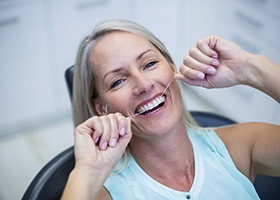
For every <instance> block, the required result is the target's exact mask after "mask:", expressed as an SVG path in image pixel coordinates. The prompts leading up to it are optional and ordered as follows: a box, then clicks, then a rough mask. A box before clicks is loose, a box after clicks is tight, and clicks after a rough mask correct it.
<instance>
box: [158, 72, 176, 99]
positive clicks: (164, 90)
mask: <svg viewBox="0 0 280 200" xmlns="http://www.w3.org/2000/svg"><path fill="white" fill-rule="evenodd" d="M174 78H175V76H173V77H172V79H171V80H170V81H169V83H168V84H167V86H166V87H165V89H164V90H163V92H162V94H161V96H160V98H161V97H162V96H163V95H164V93H165V92H166V90H167V88H168V87H169V86H170V84H171V83H172V81H173V80H174Z"/></svg>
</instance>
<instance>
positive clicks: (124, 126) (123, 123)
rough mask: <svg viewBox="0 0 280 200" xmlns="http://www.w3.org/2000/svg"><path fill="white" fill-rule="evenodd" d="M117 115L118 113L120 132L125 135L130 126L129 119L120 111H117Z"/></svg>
mask: <svg viewBox="0 0 280 200" xmlns="http://www.w3.org/2000/svg"><path fill="white" fill-rule="evenodd" d="M116 115H118V132H119V134H120V136H124V135H125V134H126V132H127V130H128V128H129V121H128V120H129V119H128V118H126V117H124V116H123V115H122V114H120V113H116Z"/></svg>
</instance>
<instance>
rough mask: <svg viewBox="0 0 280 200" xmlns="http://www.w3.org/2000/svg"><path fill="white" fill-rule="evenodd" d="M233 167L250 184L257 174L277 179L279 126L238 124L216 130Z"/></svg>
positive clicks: (279, 140)
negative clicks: (248, 180)
mask: <svg viewBox="0 0 280 200" xmlns="http://www.w3.org/2000/svg"><path fill="white" fill-rule="evenodd" d="M216 132H217V134H218V135H219V137H220V138H221V139H222V140H223V142H224V143H225V145H226V147H227V149H228V151H229V153H230V155H231V157H232V159H233V161H234V163H235V165H236V167H237V168H238V169H239V171H241V172H242V173H243V174H244V175H246V176H247V177H248V178H249V179H250V180H251V181H252V182H253V181H254V179H255V176H256V175H257V174H260V175H269V176H280V145H279V144H280V126H279V125H272V124H267V123H242V124H237V125H233V126H228V127H222V128H218V129H216Z"/></svg>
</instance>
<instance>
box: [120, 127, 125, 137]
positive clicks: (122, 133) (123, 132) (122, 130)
mask: <svg viewBox="0 0 280 200" xmlns="http://www.w3.org/2000/svg"><path fill="white" fill-rule="evenodd" d="M125 132H126V131H125V128H122V129H121V131H120V135H121V136H124V135H125Z"/></svg>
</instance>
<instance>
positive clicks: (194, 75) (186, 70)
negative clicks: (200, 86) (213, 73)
mask: <svg viewBox="0 0 280 200" xmlns="http://www.w3.org/2000/svg"><path fill="white" fill-rule="evenodd" d="M188 60H189V61H188V62H185V64H182V65H181V66H180V69H179V71H180V73H181V74H182V75H184V76H185V77H186V78H189V79H193V80H196V79H200V80H203V79H204V77H205V74H204V73H203V72H201V71H200V70H199V69H196V68H193V67H189V66H190V65H192V66H193V65H194V63H196V64H195V65H200V63H198V62H197V61H196V60H194V59H193V58H188ZM190 60H191V61H190ZM186 64H187V65H186ZM197 68H200V67H197Z"/></svg>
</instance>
